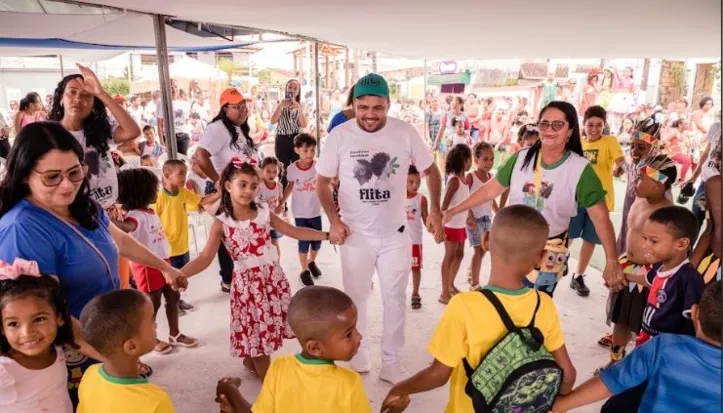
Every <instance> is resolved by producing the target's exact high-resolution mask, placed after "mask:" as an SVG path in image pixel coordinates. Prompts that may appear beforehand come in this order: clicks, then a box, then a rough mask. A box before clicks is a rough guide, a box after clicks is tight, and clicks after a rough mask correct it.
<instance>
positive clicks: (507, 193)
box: [497, 188, 510, 210]
mask: <svg viewBox="0 0 723 413" xmlns="http://www.w3.org/2000/svg"><path fill="white" fill-rule="evenodd" d="M509 196H510V188H506V189H505V191H504V192H502V195H501V196H500V206H499V208H497V210H500V209H502V208H504V207H505V204H507V197H509Z"/></svg>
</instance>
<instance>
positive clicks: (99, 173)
mask: <svg viewBox="0 0 723 413" xmlns="http://www.w3.org/2000/svg"><path fill="white" fill-rule="evenodd" d="M84 160H85V164H86V165H88V171H89V172H90V188H91V190H90V197H91V198H93V200H94V201H96V202H98V203H99V204H101V205H107V204H108V202H109V201H111V198H112V197H113V181H112V180H111V179H109V178H108V175H109V174H111V173H112V174H115V166H114V165H113V161H112V160H111V158H110V156H105V157H101V156H100V155H98V152H96V151H95V150H94V149H90V148H88V150H87V151H86V152H85V157H84ZM113 201H114V200H113Z"/></svg>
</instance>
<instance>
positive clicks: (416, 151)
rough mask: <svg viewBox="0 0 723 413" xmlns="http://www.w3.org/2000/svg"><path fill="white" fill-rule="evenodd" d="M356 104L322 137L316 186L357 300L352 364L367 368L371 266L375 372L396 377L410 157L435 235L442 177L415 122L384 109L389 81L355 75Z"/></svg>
mask: <svg viewBox="0 0 723 413" xmlns="http://www.w3.org/2000/svg"><path fill="white" fill-rule="evenodd" d="M354 109H355V114H356V121H350V122H346V123H344V124H342V125H339V126H337V127H336V128H335V129H334V130H333V131H332V132H331V134H330V135H329V136H328V137H327V138H326V142H325V145H324V147H323V148H322V151H321V157H320V158H319V161H318V163H317V165H316V171H317V174H318V175H317V185H316V188H317V193H318V194H319V200H320V201H321V204H322V206H323V208H324V211H325V212H326V214H327V216H328V217H329V221H330V222H331V228H330V234H331V241H332V242H335V243H343V244H344V245H342V247H341V265H342V279H343V284H344V290H345V291H346V293H347V294H348V295H349V296H350V297H351V298H352V300H353V301H354V304H355V305H356V307H357V310H358V314H359V319H358V323H357V326H358V328H359V331H360V333H361V334H362V337H364V338H363V341H362V345H361V347H360V348H359V351H358V352H357V354H356V356H355V357H354V358H353V359H352V360H351V367H352V368H353V369H354V370H356V371H358V372H362V373H363V372H368V371H369V370H370V361H369V348H368V343H369V338H368V337H367V335H366V334H367V301H368V298H369V293H370V290H371V280H372V275H373V274H374V271H375V270H376V272H377V274H378V276H379V284H380V285H381V290H382V298H383V302H384V327H383V332H382V340H381V345H382V371H381V374H380V378H381V379H382V380H385V381H388V382H391V383H396V382H398V381H400V380H402V379H404V372H403V370H402V368H401V365H400V362H399V361H400V354H401V351H402V348H403V347H404V323H405V319H406V288H407V284H408V282H409V268H410V265H411V249H412V245H411V241H410V238H409V235H408V234H407V233H406V229H405V224H406V215H405V212H404V205H405V202H406V194H407V170H408V169H409V165H410V164H412V163H413V164H414V165H416V167H417V168H418V169H419V170H422V171H424V172H425V175H426V177H427V187H428V188H429V195H430V212H429V218H428V221H427V225H428V229H429V231H430V232H431V233H433V234H434V235H435V239H437V240H440V241H441V237H442V236H443V232H442V231H443V228H442V226H441V213H440V209H439V200H440V192H441V186H442V179H441V176H440V173H439V170H438V169H437V166H436V165H435V164H434V162H433V159H432V154H431V152H430V150H429V148H428V147H427V146H426V145H425V144H424V141H423V140H422V137H421V136H419V133H418V132H417V130H416V129H415V128H414V126H412V125H410V124H409V123H406V122H403V121H401V120H399V119H395V118H388V117H387V112H388V110H389V87H388V85H387V82H386V80H384V78H383V77H381V76H379V75H377V74H369V75H367V76H364V77H363V78H361V79H359V81H358V82H357V84H356V86H355V89H354ZM335 177H338V179H339V182H340V185H339V207H340V212H337V210H336V208H335V207H334V203H333V200H332V190H331V179H332V178H335Z"/></svg>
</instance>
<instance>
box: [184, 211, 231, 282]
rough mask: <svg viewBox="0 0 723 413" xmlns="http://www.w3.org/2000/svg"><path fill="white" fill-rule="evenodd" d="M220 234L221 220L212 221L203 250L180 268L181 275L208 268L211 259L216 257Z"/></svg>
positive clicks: (188, 274)
mask: <svg viewBox="0 0 723 413" xmlns="http://www.w3.org/2000/svg"><path fill="white" fill-rule="evenodd" d="M222 236H223V226H222V225H221V222H220V221H218V220H215V221H213V224H212V225H211V231H209V234H208V242H207V243H206V247H204V248H203V251H202V252H201V254H199V255H198V257H196V259H195V260H193V261H191V262H189V263H188V264H186V265H185V266H184V267H183V268H182V269H181V272H182V273H183V275H185V276H186V277H192V276H194V275H196V274H198V273H199V272H201V271H203V270H205V269H206V268H208V266H209V265H211V262H212V261H213V259H214V258H215V257H216V253H217V252H218V247H219V246H220V245H221V237H222Z"/></svg>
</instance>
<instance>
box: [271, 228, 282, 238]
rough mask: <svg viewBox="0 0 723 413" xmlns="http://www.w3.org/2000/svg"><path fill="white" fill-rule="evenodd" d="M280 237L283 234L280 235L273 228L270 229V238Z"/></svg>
mask: <svg viewBox="0 0 723 413" xmlns="http://www.w3.org/2000/svg"><path fill="white" fill-rule="evenodd" d="M281 237H283V235H281V233H280V232H279V231H277V230H275V229H272V230H271V239H279V238H281Z"/></svg>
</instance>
